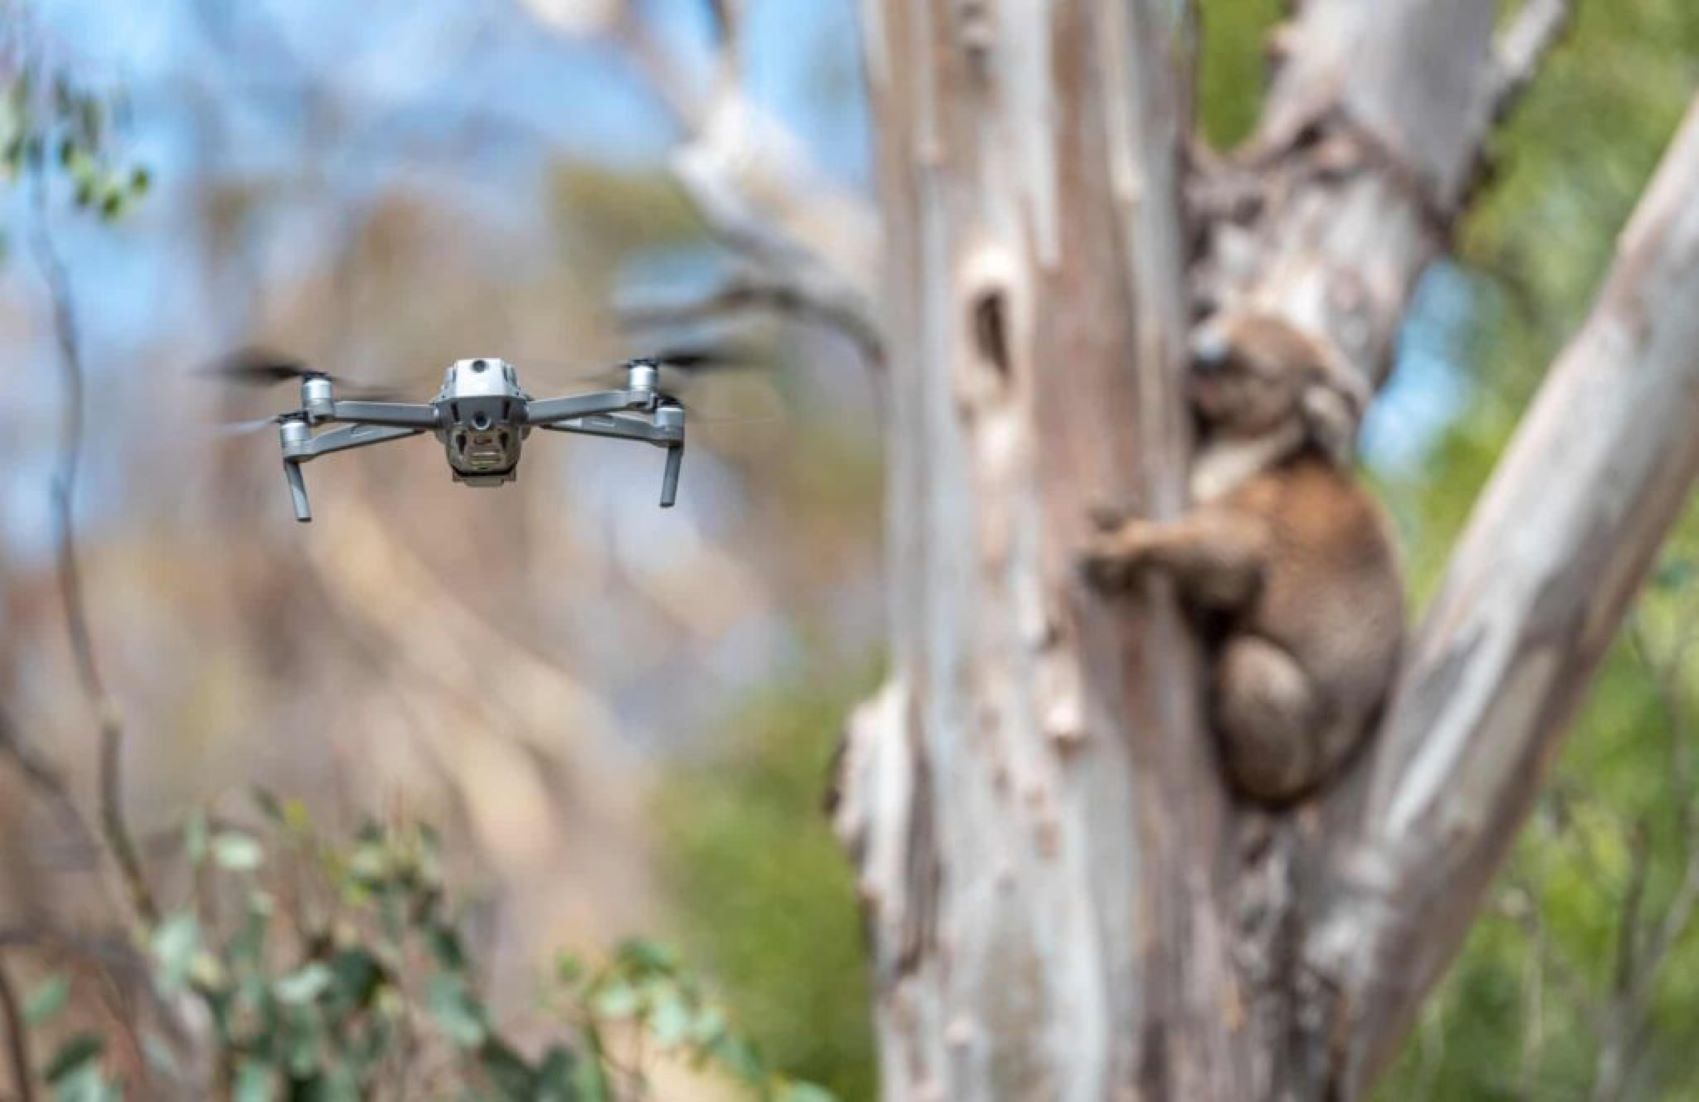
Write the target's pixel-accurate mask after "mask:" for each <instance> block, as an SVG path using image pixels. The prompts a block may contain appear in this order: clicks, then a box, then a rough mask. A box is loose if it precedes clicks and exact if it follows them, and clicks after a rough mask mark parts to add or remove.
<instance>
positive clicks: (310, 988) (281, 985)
mask: <svg viewBox="0 0 1699 1102" xmlns="http://www.w3.org/2000/svg"><path fill="white" fill-rule="evenodd" d="M335 979H336V974H335V973H334V972H332V971H331V969H330V968H329V967H328V966H326V965H324V964H322V963H320V962H318V961H313V962H312V963H311V964H308V965H307V966H306V967H304V968H301V969H299V970H297V971H295V972H292V973H290V974H289V975H287V976H284V977H283V978H282V979H279V980H278V981H277V982H276V983H275V984H273V985H272V991H273V992H274V993H275V994H276V995H277V1001H278V1002H280V1003H283V1004H284V1005H285V1006H304V1005H306V1004H307V1003H310V1002H312V1001H314V1000H315V999H317V998H318V997H319V996H320V995H322V994H324V993H325V992H326V991H328V990H330V986H331V984H332V983H333V982H334V981H335Z"/></svg>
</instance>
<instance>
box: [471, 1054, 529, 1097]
mask: <svg viewBox="0 0 1699 1102" xmlns="http://www.w3.org/2000/svg"><path fill="white" fill-rule="evenodd" d="M478 1066H479V1067H481V1068H482V1069H483V1072H484V1074H485V1075H486V1076H487V1077H488V1078H489V1081H490V1085H491V1086H492V1087H494V1088H495V1089H496V1095H497V1097H499V1098H502V1099H511V1100H512V1102H534V1100H535V1099H536V1097H537V1076H536V1073H535V1072H533V1071H532V1070H531V1068H530V1067H529V1066H528V1065H527V1064H526V1063H525V1060H524V1059H523V1058H522V1057H521V1056H520V1055H519V1054H518V1053H517V1052H515V1051H513V1049H512V1048H511V1047H509V1046H508V1045H506V1044H504V1043H503V1042H501V1041H499V1040H496V1039H495V1038H491V1039H490V1040H489V1041H488V1042H487V1043H485V1045H484V1046H483V1047H482V1048H481V1049H479V1050H478Z"/></svg>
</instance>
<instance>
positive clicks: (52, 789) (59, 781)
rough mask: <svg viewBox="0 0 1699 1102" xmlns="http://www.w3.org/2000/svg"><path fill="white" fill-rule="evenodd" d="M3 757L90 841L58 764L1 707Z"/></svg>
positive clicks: (0, 747)
mask: <svg viewBox="0 0 1699 1102" xmlns="http://www.w3.org/2000/svg"><path fill="white" fill-rule="evenodd" d="M0 758H4V759H7V760H9V761H11V763H12V765H13V767H14V768H16V769H17V771H18V773H19V774H20V775H21V776H22V777H23V778H24V782H25V783H26V784H28V785H29V786H30V787H31V788H34V789H35V790H36V791H38V792H39V793H41V795H42V797H43V798H44V799H46V800H47V801H48V802H49V803H51V804H53V806H54V808H55V809H56V810H57V812H58V814H59V816H60V818H62V819H63V820H64V822H65V824H66V825H67V826H69V827H70V828H71V829H72V830H73V831H74V832H75V833H76V835H77V838H78V840H79V841H81V842H91V841H92V840H93V839H94V837H95V835H94V832H93V831H91V830H90V829H89V827H88V823H87V822H86V821H85V820H84V819H83V815H82V811H81V810H80V809H79V808H78V807H77V801H76V799H75V797H73V796H72V795H71V786H70V783H69V782H68V781H66V779H65V775H64V773H63V772H61V771H60V769H59V766H58V765H57V764H55V763H54V762H53V761H51V760H49V759H48V757H47V756H46V755H45V754H43V753H41V751H39V750H37V749H36V748H35V747H34V746H31V745H30V744H29V743H28V742H26V741H25V740H24V737H23V735H22V734H21V733H20V732H19V731H18V728H17V724H16V723H14V722H13V720H12V717H11V714H10V713H8V712H7V711H6V710H5V708H3V707H0Z"/></svg>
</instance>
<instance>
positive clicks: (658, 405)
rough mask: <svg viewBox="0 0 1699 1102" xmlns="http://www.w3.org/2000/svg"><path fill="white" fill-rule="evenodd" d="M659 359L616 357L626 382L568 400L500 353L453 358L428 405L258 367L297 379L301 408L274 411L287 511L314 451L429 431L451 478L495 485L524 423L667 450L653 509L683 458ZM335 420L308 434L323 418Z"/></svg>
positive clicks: (513, 467)
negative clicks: (368, 395) (544, 391)
mask: <svg viewBox="0 0 1699 1102" xmlns="http://www.w3.org/2000/svg"><path fill="white" fill-rule="evenodd" d="M661 364H662V361H661V360H659V359H637V360H630V361H627V362H626V363H625V364H624V365H622V367H623V370H624V372H625V388H624V389H622V390H600V391H595V392H593V393H589V394H579V395H574V396H572V397H567V398H544V399H536V398H532V397H531V396H530V395H529V394H526V393H525V392H524V391H523V390H521V389H520V388H519V376H518V373H517V372H515V371H514V369H513V365H512V364H510V363H508V362H507V361H505V360H498V359H491V358H485V359H473V360H459V361H457V362H456V363H455V364H454V365H453V366H451V367H450V368H449V369H448V372H447V374H446V375H445V376H444V377H443V381H442V389H441V390H440V391H438V392H437V396H436V397H435V398H433V399H432V400H431V401H430V402H429V403H413V402H377V401H347V400H342V399H338V398H337V397H336V396H335V394H334V393H333V389H334V386H333V384H334V383H335V380H333V379H332V378H331V376H329V375H327V374H325V373H324V372H321V371H312V370H307V369H304V368H298V367H295V366H294V365H278V366H274V367H266V368H260V369H258V370H259V371H260V372H262V373H269V374H270V375H271V376H272V377H274V378H283V377H289V376H295V377H299V378H300V380H301V408H300V409H297V410H292V411H290V412H288V413H285V414H282V415H280V416H279V417H277V418H275V420H276V422H277V426H278V437H279V439H280V440H281V442H282V444H283V474H284V477H285V478H286V479H288V482H289V492H290V495H291V496H292V497H293V499H294V503H295V519H296V520H298V521H302V522H306V521H310V520H312V519H313V512H312V507H311V506H310V505H309V504H308V502H307V483H306V479H305V478H304V477H303V476H302V474H301V466H302V464H304V463H307V462H308V461H310V460H313V459H317V458H318V457H319V456H321V455H329V454H330V453H331V452H339V451H346V450H347V449H349V448H363V447H366V446H368V445H370V444H382V443H384V442H386V441H389V440H401V439H405V438H406V437H409V436H417V435H419V434H420V433H424V432H433V433H435V434H436V437H437V439H438V440H440V441H442V445H443V448H444V450H445V451H446V452H447V453H448V466H449V470H451V471H452V472H453V474H454V480H455V481H456V482H464V483H465V484H466V485H468V486H500V485H502V484H503V483H505V482H512V481H514V480H515V479H516V478H517V477H518V472H519V452H520V448H521V447H522V446H523V444H524V442H525V438H526V437H527V436H528V435H530V432H531V430H532V429H549V430H551V431H554V432H576V433H583V434H585V435H588V436H611V437H613V438H615V439H619V440H639V441H642V442H644V443H647V444H653V445H655V446H656V447H660V448H665V449H666V450H667V460H666V470H665V472H664V473H663V475H662V476H661V508H663V509H666V508H669V507H671V506H672V504H673V501H674V499H675V498H676V497H677V496H678V476H679V470H680V469H681V468H682V467H683V465H684V406H683V405H682V404H681V403H680V402H679V401H678V399H676V398H673V397H672V396H670V395H667V394H663V393H662V392H661V390H660V377H661V373H660V368H661ZM332 424H335V425H340V426H342V427H340V428H333V429H328V430H326V431H323V432H316V433H315V431H314V430H315V429H317V428H319V427H320V426H322V425H332Z"/></svg>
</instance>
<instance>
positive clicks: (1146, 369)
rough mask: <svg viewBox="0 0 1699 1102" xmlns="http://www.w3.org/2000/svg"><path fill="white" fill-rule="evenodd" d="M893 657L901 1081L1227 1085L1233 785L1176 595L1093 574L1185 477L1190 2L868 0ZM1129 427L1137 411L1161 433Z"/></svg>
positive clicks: (856, 775) (864, 730)
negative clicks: (1120, 594) (1110, 548)
mask: <svg viewBox="0 0 1699 1102" xmlns="http://www.w3.org/2000/svg"><path fill="white" fill-rule="evenodd" d="M867 13H868V14H867V18H868V34H867V42H868V45H867V50H868V60H867V64H868V69H869V76H870V84H871V88H872V94H873V100H874V106H875V111H876V113H877V115H878V118H879V133H880V160H881V165H882V170H881V171H882V176H881V189H882V198H883V200H884V211H885V217H886V224H885V230H886V237H887V242H888V251H889V255H888V259H887V268H886V287H885V289H886V292H887V306H888V316H887V324H888V329H889V360H890V373H891V377H890V420H889V440H890V443H889V447H890V453H889V455H890V475H889V487H888V500H889V506H888V508H889V518H888V521H889V523H888V532H889V541H890V570H891V579H892V583H891V584H892V594H891V596H892V603H891V623H892V647H893V653H892V660H893V668H894V671H895V673H894V676H893V679H892V681H891V682H890V684H888V685H887V686H886V687H885V689H884V691H883V692H882V693H881V694H880V696H879V697H878V698H877V699H876V700H875V701H874V702H872V703H871V704H869V705H867V706H866V707H864V708H863V709H862V711H861V712H860V713H859V714H858V715H857V716H856V717H855V719H854V720H853V721H852V724H851V737H850V739H849V744H848V751H847V758H846V762H845V769H846V777H845V799H844V801H843V803H842V805H841V806H840V809H839V827H840V830H841V832H842V833H843V835H844V836H845V838H846V840H847V841H848V843H849V845H850V846H851V849H852V852H854V854H855V855H856V857H857V860H858V863H859V867H860V869H861V884H862V893H863V897H864V900H865V902H866V906H867V911H868V915H869V919H870V922H871V925H872V927H873V944H874V958H875V967H876V969H877V973H878V986H879V990H880V996H879V998H880V1013H879V1032H880V1040H881V1052H882V1060H883V1065H884V1082H885V1089H886V1094H887V1096H888V1097H892V1098H936V1099H958V1098H1080V1099H1087V1098H1107V1097H1113V1096H1115V1094H1116V1092H1117V1090H1118V1089H1123V1088H1132V1087H1133V1085H1135V1084H1139V1085H1141V1089H1142V1091H1143V1093H1145V1094H1146V1095H1148V1096H1150V1097H1197V1098H1202V1097H1226V1096H1228V1095H1231V1094H1232V1093H1234V1092H1233V1085H1234V1084H1235V1082H1236V1081H1237V1075H1238V1069H1237V1067H1236V1065H1235V1060H1234V1058H1233V1045H1232V1039H1231V1025H1232V1014H1233V1011H1232V1007H1231V1002H1232V996H1231V983H1232V975H1233V969H1232V967H1231V964H1230V961H1229V960H1228V957H1227V953H1228V949H1229V947H1228V945H1227V944H1226V943H1225V942H1224V941H1223V940H1222V939H1221V938H1220V937H1219V936H1218V935H1219V933H1220V930H1221V924H1220V922H1219V921H1218V920H1217V916H1218V914H1219V911H1220V908H1221V905H1222V904H1221V899H1220V893H1221V890H1222V888H1223V886H1224V884H1225V881H1224V879H1223V876H1222V873H1223V872H1224V871H1225V869H1226V864H1225V863H1224V862H1222V861H1219V860H1217V859H1216V857H1215V856H1214V855H1216V854H1218V853H1219V852H1220V848H1221V844H1222V839H1223V830H1224V826H1225V822H1226V805H1225V799H1224V797H1223V794H1222V792H1221V789H1220V786H1219V785H1218V784H1217V782H1216V780H1215V767H1214V763H1213V760H1212V758H1211V756H1210V751H1209V747H1208V744H1207V742H1206V740H1205V738H1204V736H1203V733H1202V730H1201V728H1200V725H1199V722H1198V717H1197V713H1196V697H1195V694H1194V693H1193V691H1192V686H1193V683H1194V678H1193V662H1192V656H1191V653H1190V643H1189V641H1188V639H1187V636H1186V633H1185V631H1184V630H1183V628H1182V626H1181V624H1180V623H1179V620H1178V618H1177V616H1176V614H1175V610H1174V608H1173V605H1172V602H1171V600H1170V599H1169V598H1168V597H1167V596H1166V595H1165V594H1162V593H1151V594H1149V595H1148V599H1147V601H1146V602H1145V604H1144V606H1143V608H1142V610H1141V614H1140V615H1138V616H1136V617H1128V616H1126V615H1125V614H1124V611H1123V610H1122V609H1119V608H1112V607H1109V606H1106V605H1104V604H1103V603H1102V602H1100V601H1099V600H1097V599H1096V598H1095V597H1094V596H1093V595H1091V594H1089V593H1088V592H1087V591H1086V590H1085V589H1084V588H1083V587H1082V586H1081V585H1080V584H1079V583H1078V582H1077V581H1076V579H1075V572H1074V567H1073V556H1074V553H1075V550H1076V549H1077V547H1078V546H1079V544H1080V542H1081V540H1082V539H1083V537H1084V536H1085V534H1086V532H1087V531H1088V510H1089V507H1090V506H1092V505H1094V504H1099V503H1103V504H1128V503H1136V504H1138V505H1139V506H1140V507H1142V508H1144V509H1146V510H1150V511H1152V512H1154V513H1157V514H1160V515H1171V514H1173V513H1174V512H1175V511H1177V510H1178V508H1179V506H1180V504H1181V483H1182V476H1183V462H1184V456H1185V441H1184V439H1183V436H1182V426H1184V425H1185V424H1186V419H1185V418H1184V416H1183V415H1182V410H1181V408H1180V405H1179V399H1178V396H1177V394H1176V391H1175V382H1176V380H1177V378H1178V367H1179V365H1180V358H1181V349H1182V347H1183V342H1184V337H1185V331H1186V307H1185V302H1184V291H1183V289H1184V282H1183V271H1184V267H1183V266H1184V261H1185V258H1184V255H1183V252H1184V240H1183V235H1182V232H1181V222H1180V217H1179V209H1178V191H1179V189H1178V174H1179V171H1180V155H1181V148H1182V142H1181V137H1182V135H1183V133H1184V118H1185V104H1184V103H1183V102H1182V101H1181V100H1180V98H1179V95H1178V93H1177V89H1179V88H1180V87H1182V86H1183V85H1182V82H1181V81H1180V79H1179V74H1178V72H1177V68H1176V67H1177V65H1178V63H1179V60H1180V58H1181V57H1182V51H1181V49H1180V37H1181V34H1182V30H1183V28H1182V27H1181V26H1180V25H1179V24H1178V22H1177V21H1176V20H1177V16H1178V10H1177V9H1176V8H1175V7H1174V5H1171V4H1163V3H1139V4H1098V3H1092V2H1089V0H1064V2H1061V3H1055V4H1045V3H1031V4H1004V5H989V4H985V5H974V4H962V3H957V2H952V0H930V2H926V3H916V4H907V3H889V4H874V5H871V6H870V7H869V8H868V9H867ZM1134 426H1136V428H1132V429H1131V430H1130V427H1134Z"/></svg>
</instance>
